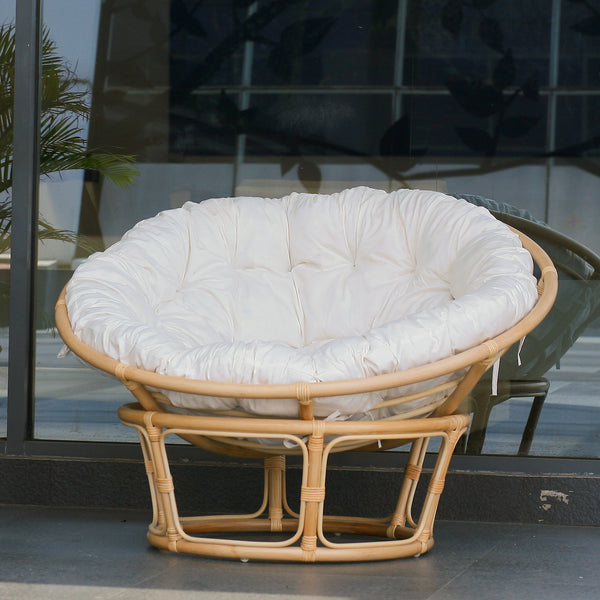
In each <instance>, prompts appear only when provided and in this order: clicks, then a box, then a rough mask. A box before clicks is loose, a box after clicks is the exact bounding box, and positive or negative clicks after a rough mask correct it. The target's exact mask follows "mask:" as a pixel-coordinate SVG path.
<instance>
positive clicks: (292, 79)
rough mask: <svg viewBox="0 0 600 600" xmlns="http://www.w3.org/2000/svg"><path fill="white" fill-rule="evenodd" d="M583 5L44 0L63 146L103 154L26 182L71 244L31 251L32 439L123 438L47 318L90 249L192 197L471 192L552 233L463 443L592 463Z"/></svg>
mask: <svg viewBox="0 0 600 600" xmlns="http://www.w3.org/2000/svg"><path fill="white" fill-rule="evenodd" d="M593 5H594V3H593V2H571V1H568V0H563V1H562V2H548V1H546V0H535V1H532V2H527V3H523V2H516V1H515V0H478V1H467V0H422V1H419V2H417V1H412V0H411V1H408V2H406V1H403V0H399V1H398V2H391V1H387V0H327V1H323V0H320V1H317V0H290V1H289V2H278V1H274V0H256V1H250V0H231V1H225V2H217V1H205V2H196V1H194V0H152V1H141V0H140V1H132V0H127V1H126V0H110V1H104V2H101V1H100V0H97V1H95V2H87V3H85V7H84V5H83V3H81V2H80V1H79V0H45V6H44V15H45V23H46V32H47V36H48V39H49V40H51V41H52V43H53V44H54V46H53V48H54V52H55V53H56V56H57V57H59V59H60V61H59V62H61V64H64V65H65V77H67V78H69V77H70V78H71V79H70V81H71V83H70V84H69V85H70V86H71V87H69V88H68V89H71V90H72V91H73V93H77V94H80V97H79V98H80V103H81V104H82V106H81V108H80V109H78V110H79V114H77V115H74V113H73V111H71V114H73V116H77V117H78V120H76V121H75V120H73V121H72V122H71V126H72V127H75V128H76V130H77V135H78V136H80V138H81V140H83V141H82V144H83V146H82V147H80V148H79V150H78V151H81V150H85V151H86V152H87V151H88V150H89V151H91V154H92V156H94V155H99V156H100V157H102V158H101V160H100V162H98V160H99V158H98V156H97V157H96V163H95V164H85V163H82V162H79V163H72V164H73V165H74V166H75V167H76V168H68V169H66V168H65V169H62V170H61V171H60V173H58V172H56V171H54V172H52V171H49V172H48V173H47V175H46V176H45V177H44V178H43V179H42V181H41V183H40V186H41V187H40V201H41V206H40V214H41V215H42V216H43V217H44V218H45V219H46V220H47V221H48V223H49V224H50V225H52V227H53V228H54V230H60V231H69V232H72V234H73V235H74V237H73V239H72V241H71V242H70V243H69V242H65V241H64V240H63V239H58V238H56V236H55V238H56V239H50V240H47V241H45V242H44V243H43V244H41V245H40V265H39V274H38V277H39V284H38V302H37V305H38V307H39V309H38V312H39V315H38V321H37V330H38V370H37V384H36V393H37V400H36V435H37V436H38V437H46V438H56V439H81V440H87V439H107V440H111V439H130V437H127V436H128V435H129V434H130V432H129V431H128V430H126V429H125V428H123V427H121V426H119V425H118V424H117V418H116V415H115V409H116V407H117V406H118V404H120V403H121V402H123V401H125V400H127V399H128V396H127V392H126V391H125V390H124V389H121V387H120V385H118V384H116V383H115V382H114V381H113V380H111V379H110V378H107V377H104V376H102V375H100V374H98V373H95V372H93V371H90V370H89V369H86V368H85V367H83V366H82V365H80V364H79V363H78V362H77V361H76V360H75V359H73V358H72V357H67V358H61V359H58V358H56V355H57V353H58V352H59V350H60V347H61V342H60V340H59V339H58V338H56V337H55V336H54V335H53V330H52V327H51V321H49V320H47V319H46V317H47V315H48V314H49V311H50V309H51V306H52V304H53V300H54V298H55V297H56V295H57V294H58V290H59V289H60V287H61V286H62V285H63V284H64V282H65V281H66V280H67V278H68V277H69V275H70V273H71V272H72V270H73V268H75V267H76V266H77V264H79V263H80V262H81V261H82V260H85V258H86V256H88V255H89V253H90V252H91V251H93V250H102V249H104V248H106V247H108V246H110V244H112V243H113V242H114V241H115V240H117V239H119V238H120V236H121V235H123V233H124V232H125V231H126V230H127V229H129V228H130V227H132V226H133V225H134V224H135V223H136V222H138V221H139V220H141V219H143V218H146V217H149V216H152V215H154V214H156V213H157V212H159V211H160V210H164V209H168V208H174V207H178V206H181V205H182V204H183V203H185V202H187V201H194V202H200V201H202V200H204V199H207V198H210V197H221V196H229V195H235V194H246V195H265V196H271V197H275V196H278V195H284V194H286V193H289V192H291V191H303V190H308V191H310V192H322V193H330V192H333V191H336V190H340V189H343V188H345V187H350V186H352V185H356V184H366V185H371V186H374V187H379V188H382V189H386V190H392V189H396V188H399V187H403V186H409V187H422V188H427V189H437V190H442V191H447V192H448V193H453V194H472V195H476V196H479V197H480V200H479V201H481V198H487V199H491V203H490V202H488V203H487V205H488V206H489V207H492V208H495V209H496V210H498V211H499V212H502V211H503V210H504V211H506V210H517V211H520V212H519V215H520V217H521V218H522V219H523V220H524V221H523V227H524V228H528V227H533V226H532V225H531V224H532V223H533V224H538V225H539V223H540V222H541V223H545V224H546V225H547V226H548V227H549V233H548V235H549V239H548V240H544V243H545V244H546V245H547V248H548V250H549V251H550V252H551V253H554V254H553V255H554V256H555V259H556V260H557V262H558V263H559V264H560V269H561V277H562V281H561V290H563V291H562V292H561V298H560V301H559V302H558V303H557V307H556V309H555V312H554V313H553V315H552V317H551V318H550V319H549V320H548V321H547V323H546V325H545V328H543V329H541V330H540V331H538V332H536V334H535V335H531V336H528V339H527V340H526V341H525V344H524V346H523V349H522V352H521V355H522V359H523V361H522V365H523V366H522V368H519V369H516V368H515V367H514V365H515V364H516V350H515V351H514V352H513V355H514V356H513V357H514V358H515V362H511V358H510V356H508V357H507V358H506V359H503V363H502V368H501V375H502V377H503V378H504V379H503V381H504V385H505V387H504V388H503V389H510V390H511V394H508V395H506V394H504V395H500V396H498V397H495V398H493V397H492V398H491V397H490V395H489V393H487V395H486V393H485V390H486V389H487V388H485V385H487V383H486V384H484V387H482V390H483V391H481V390H480V391H481V394H480V397H479V398H474V399H473V405H472V406H471V408H472V410H473V411H474V412H475V413H476V417H477V418H476V419H475V421H474V423H475V424H474V426H473V429H472V431H471V434H470V436H469V438H468V440H467V442H466V448H465V449H466V451H468V452H474V453H480V452H483V453H490V454H516V453H519V452H520V453H529V454H532V455H540V456H581V457H584V456H585V457H598V456H600V444H599V438H598V434H599V430H598V427H597V425H596V423H598V409H597V408H596V406H595V404H596V396H595V392H594V389H595V383H596V380H597V377H598V375H597V372H598V370H599V368H600V367H599V366H598V365H599V362H598V359H599V357H600V355H599V354H598V348H599V343H598V340H599V339H600V338H599V337H598V326H599V322H598V316H599V315H600V302H599V301H598V299H599V297H600V296H599V294H598V290H597V289H596V279H597V276H596V275H594V278H592V279H591V280H589V279H590V274H591V273H592V272H593V270H594V268H595V266H596V254H600V237H599V236H598V232H597V227H596V226H595V223H597V222H598V220H599V219H600V214H597V213H599V212H600V209H598V208H597V202H596V198H597V194H598V186H599V183H600V182H599V179H598V178H599V176H600V170H599V169H598V165H597V155H598V147H599V144H598V143H597V140H598V138H599V136H600V133H599V132H598V130H597V129H598V128H597V124H596V119H595V118H594V115H595V114H596V113H597V112H598V109H599V108H600V106H598V101H599V100H598V99H599V98H600V81H599V76H598V68H597V67H598V64H597V63H598V50H599V48H598V43H599V41H598V40H600V37H599V36H597V35H594V34H595V33H597V29H594V24H596V25H597V16H595V15H596V13H595V12H594V10H595V9H593ZM597 8H598V10H600V6H599V7H597ZM74 23H77V26H76V27H75V26H74V25H73V24H74ZM48 78H49V79H48V81H49V82H51V81H52V75H51V74H49V75H48ZM86 156H87V154H86ZM122 168H124V171H123V169H122ZM472 200H473V198H472ZM507 204H508V205H511V206H512V208H507V206H506V205H507ZM565 244H567V245H569V249H565V248H566V246H565ZM565 257H567V258H568V260H566V259H565ZM598 260H599V261H600V259H598ZM598 268H600V263H599V267H598ZM0 356H1V354H0ZM521 379H526V380H527V385H529V384H530V383H531V385H530V386H529V387H527V386H526V385H525V386H521V387H516V383H514V382H515V381H520V380H521ZM532 382H533V383H532ZM488 383H489V382H488ZM509 384H510V385H513V384H514V385H513V387H510V388H506V386H507V385H509ZM531 386H533V389H534V391H535V394H533V395H532V394H531V393H530V394H529V395H527V393H526V392H532V387H531ZM536 386H537V387H536ZM546 392H547V393H546ZM524 431H525V434H524Z"/></svg>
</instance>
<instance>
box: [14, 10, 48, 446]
mask: <svg viewBox="0 0 600 600" xmlns="http://www.w3.org/2000/svg"><path fill="white" fill-rule="evenodd" d="M41 3H42V0H19V1H18V2H17V7H16V32H15V93H14V148H13V187H12V228H11V269H10V322H9V326H10V330H9V336H10V338H9V357H8V411H7V444H6V452H7V453H8V454H23V453H24V449H25V441H26V440H27V439H30V438H31V437H32V436H33V408H34V402H33V395H34V393H33V386H34V367H35V330H34V323H33V307H34V277H35V267H36V262H37V219H38V185H39V172H40V168H39V153H40V123H39V114H40V64H41V57H40V55H41V26H42V7H41Z"/></svg>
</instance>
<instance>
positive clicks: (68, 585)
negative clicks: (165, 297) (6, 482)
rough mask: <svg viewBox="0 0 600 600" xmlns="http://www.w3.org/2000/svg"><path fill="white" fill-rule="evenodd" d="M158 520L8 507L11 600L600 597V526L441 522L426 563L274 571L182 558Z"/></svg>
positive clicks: (5, 552) (5, 526) (6, 582)
mask: <svg viewBox="0 0 600 600" xmlns="http://www.w3.org/2000/svg"><path fill="white" fill-rule="evenodd" d="M147 519H148V514H146V513H140V512H126V511H98V510H74V509H50V508H38V507H9V506H0V600H9V599H10V600H13V599H14V600H32V599H35V600H38V599H39V600H87V599H93V600H105V599H109V598H111V599H112V598H122V599H126V600H136V599H140V600H141V599H142V598H143V599H144V600H158V599H168V600H191V599H194V600H208V599H216V600H246V599H249V600H259V599H266V600H279V599H283V598H287V599H293V600H317V599H322V598H327V599H330V600H342V599H354V598H364V599H368V600H372V599H374V600H386V599H401V600H426V599H427V600H454V599H457V600H458V599H460V600H470V599H477V600H491V599H498V600H500V599H502V600H505V599H518V600H552V599H561V600H562V599H564V600H581V599H586V600H597V599H598V598H600V570H599V564H600V529H597V528H591V527H590V528H584V527H579V528H578V527H554V526H548V525H503V524H490V523H458V522H440V523H439V524H438V525H437V526H436V546H435V547H434V549H433V550H432V551H431V552H430V553H429V554H426V555H423V556H421V557H419V558H410V559H400V560H395V561H386V562H380V563H354V564H319V565H307V564H265V563H258V562H248V563H242V562H237V561H224V560H209V559H203V558H198V557H193V556H186V555H173V554H168V553H163V552H160V551H158V550H156V549H154V548H151V547H150V546H149V545H148V543H147V542H146V538H145V530H146V524H147Z"/></svg>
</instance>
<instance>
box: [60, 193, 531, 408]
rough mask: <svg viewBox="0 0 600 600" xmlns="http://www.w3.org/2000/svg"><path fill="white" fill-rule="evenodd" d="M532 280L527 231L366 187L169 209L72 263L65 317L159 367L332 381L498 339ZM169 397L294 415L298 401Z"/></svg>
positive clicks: (117, 352)
mask: <svg viewBox="0 0 600 600" xmlns="http://www.w3.org/2000/svg"><path fill="white" fill-rule="evenodd" d="M531 272H532V261H531V257H530V255H529V253H528V252H527V251H525V250H524V249H523V248H522V247H521V244H520V241H519V239H518V237H517V236H516V235H515V234H514V233H512V232H511V231H510V230H509V229H508V228H507V227H506V226H505V225H503V224H502V223H500V222H499V221H497V220H495V219H494V218H493V217H492V216H491V215H490V214H489V213H488V212H487V210H485V209H483V208H480V207H474V206H472V205H470V204H468V203H467V202H464V201H462V200H457V199H455V198H451V197H449V196H446V195H443V194H440V193H436V192H424V191H416V190H401V191H397V192H393V193H386V192H383V191H379V190H372V189H368V188H364V187H363V188H354V189H350V190H346V191H344V192H341V193H339V194H332V195H328V196H326V195H313V194H292V195H290V196H287V197H285V198H282V199H264V198H224V199H213V200H207V201H204V202H201V203H200V204H194V203H188V204H186V205H185V206H184V207H182V208H181V209H176V210H169V211H165V212H163V213H160V214H159V215H157V216H156V217H154V218H152V219H148V220H146V221H143V222H141V223H139V224H138V225H136V226H135V227H134V228H133V229H132V230H131V231H129V232H128V233H127V234H126V235H125V236H124V237H123V239H122V240H121V241H120V242H118V243H116V244H115V245H113V246H112V247H111V248H109V249H108V250H106V251H105V252H103V253H98V254H95V255H93V256H92V257H90V259H89V260H88V261H86V262H85V263H84V264H83V265H82V266H80V267H79V268H78V269H77V271H76V272H75V274H74V276H73V278H72V280H71V282H70V283H69V286H68V289H67V308H68V312H69V316H70V318H71V322H72V325H73V329H74V331H75V334H76V335H77V336H78V337H79V338H80V339H82V340H83V341H84V342H86V343H87V344H88V345H90V346H92V347H93V348H95V349H97V350H100V351H101V352H104V353H106V354H108V355H110V356H112V357H113V358H116V359H117V360H120V361H123V362H125V363H128V364H131V365H134V366H137V367H141V368H144V369H147V370H150V371H156V372H159V373H165V374H170V375H176V376H181V377H189V378H197V379H205V380H213V381H229V382H238V383H289V382H298V381H329V380H338V379H348V378H355V377H365V376H369V375H375V374H380V373H387V372H392V371H398V370H403V369H406V368H410V367H413V366H417V365H421V364H426V363H428V362H432V361H435V360H438V359H441V358H444V357H447V356H449V355H451V354H453V353H456V352H459V351H461V350H464V349H467V348H469V347H471V346H473V345H475V344H477V343H480V342H482V341H484V340H485V339H488V338H490V337H493V336H495V335H497V334H499V333H501V332H502V331H504V330H505V329H507V328H508V327H510V326H511V325H513V324H515V323H516V322H517V321H518V320H519V319H520V318H522V317H523V316H524V315H525V314H526V313H527V312H528V311H529V310H530V309H531V307H532V306H533V304H534V302H535V300H536V298H537V291H536V283H535V279H534V278H533V276H532V274H531ZM392 393H393V391H392V392H374V393H371V394H357V395H355V396H351V397H345V398H329V399H321V400H318V401H317V403H316V407H315V408H316V414H317V415H318V416H326V415H327V414H329V413H330V412H331V411H333V410H339V411H340V412H341V413H342V414H352V413H356V412H360V411H365V410H368V409H369V408H371V407H373V406H375V405H376V404H377V403H379V402H380V401H381V400H382V399H385V398H386V397H387V395H389V394H392ZM169 397H170V400H171V402H172V403H173V404H174V405H176V406H180V407H188V408H194V409H224V408H233V407H235V406H237V405H238V404H241V405H242V406H243V407H244V408H245V409H246V410H248V411H250V412H256V413H267V414H275V415H286V416H289V415H295V414H296V412H297V405H296V402H295V401H291V400H290V401H285V400H282V401H278V402H276V403H275V402H273V401H266V400H242V401H237V400H234V399H216V398H207V397H203V396H202V397H199V396H189V395H184V394H178V393H174V392H171V393H170V394H169ZM431 401H432V399H431V398H429V399H426V400H425V401H421V402H431Z"/></svg>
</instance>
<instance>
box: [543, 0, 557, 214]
mask: <svg viewBox="0 0 600 600" xmlns="http://www.w3.org/2000/svg"><path fill="white" fill-rule="evenodd" d="M560 9H561V0H552V14H551V21H550V62H549V73H548V109H547V110H548V116H547V126H546V150H547V151H548V152H553V151H554V150H556V109H557V106H556V103H557V95H556V91H557V89H558V68H559V58H560V12H561V11H560ZM553 167H554V158H553V157H552V156H551V157H549V158H548V159H546V190H545V200H546V201H545V208H544V220H545V221H546V223H549V222H550V190H551V181H550V179H551V177H552V168H553Z"/></svg>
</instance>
